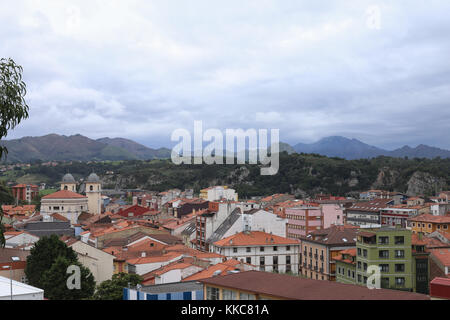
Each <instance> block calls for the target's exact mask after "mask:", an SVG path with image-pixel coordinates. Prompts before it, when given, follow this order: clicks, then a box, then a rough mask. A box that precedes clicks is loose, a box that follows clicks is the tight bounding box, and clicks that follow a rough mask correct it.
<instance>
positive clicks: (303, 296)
mask: <svg viewBox="0 0 450 320" xmlns="http://www.w3.org/2000/svg"><path fill="white" fill-rule="evenodd" d="M199 281H200V282H202V283H204V284H206V285H212V286H220V287H225V288H230V289H237V290H242V291H245V292H249V293H254V294H263V295H268V296H272V297H277V298H280V299H284V300H429V299H430V298H429V297H428V296H426V295H422V294H417V293H412V292H404V291H397V290H388V289H379V290H370V289H368V288H366V287H364V286H357V285H350V284H343V283H337V282H331V281H320V280H312V279H303V278H299V277H294V276H289V275H283V274H276V273H269V272H259V271H247V272H241V273H237V274H231V275H226V276H222V277H214V278H208V279H203V280H199Z"/></svg>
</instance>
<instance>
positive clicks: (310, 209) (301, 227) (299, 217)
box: [286, 203, 324, 240]
mask: <svg viewBox="0 0 450 320" xmlns="http://www.w3.org/2000/svg"><path fill="white" fill-rule="evenodd" d="M286 218H287V220H288V221H287V227H286V228H287V229H286V236H287V237H288V238H290V239H297V240H299V239H301V238H302V237H306V236H307V235H308V234H309V233H310V232H312V231H314V230H319V229H323V224H324V217H323V211H322V208H321V207H320V206H319V205H318V204H313V203H309V204H304V205H300V206H298V207H296V208H286Z"/></svg>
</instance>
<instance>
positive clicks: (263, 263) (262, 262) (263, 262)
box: [259, 257, 266, 266]
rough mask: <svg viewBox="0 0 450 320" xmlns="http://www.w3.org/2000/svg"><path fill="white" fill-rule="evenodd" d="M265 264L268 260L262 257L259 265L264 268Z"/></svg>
mask: <svg viewBox="0 0 450 320" xmlns="http://www.w3.org/2000/svg"><path fill="white" fill-rule="evenodd" d="M265 263H266V258H265V257H260V258H259V264H260V265H261V266H263V265H265Z"/></svg>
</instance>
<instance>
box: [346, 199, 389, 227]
mask: <svg viewBox="0 0 450 320" xmlns="http://www.w3.org/2000/svg"><path fill="white" fill-rule="evenodd" d="M392 205H394V200H393V199H375V200H372V201H368V202H357V203H355V204H353V205H352V206H351V207H349V208H347V209H345V222H346V223H348V224H352V225H354V226H358V227H376V226H380V225H381V210H383V209H385V208H387V207H389V206H392Z"/></svg>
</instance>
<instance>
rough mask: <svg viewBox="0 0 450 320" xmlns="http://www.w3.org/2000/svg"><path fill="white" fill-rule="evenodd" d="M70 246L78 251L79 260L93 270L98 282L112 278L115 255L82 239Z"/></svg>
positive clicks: (69, 244)
mask: <svg viewBox="0 0 450 320" xmlns="http://www.w3.org/2000/svg"><path fill="white" fill-rule="evenodd" d="M69 241H70V240H69ZM68 246H69V247H71V248H72V249H73V250H74V251H75V252H76V253H77V256H78V261H80V263H81V264H82V265H83V266H85V267H86V268H88V269H89V270H90V271H91V273H92V275H93V276H94V279H95V282H97V284H100V283H102V282H103V281H106V280H110V279H111V278H112V276H113V274H114V258H115V257H114V256H113V255H111V254H109V253H107V252H105V251H103V250H100V249H97V248H95V247H93V246H91V245H89V244H87V243H84V242H82V241H74V242H73V241H72V242H71V243H68Z"/></svg>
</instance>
